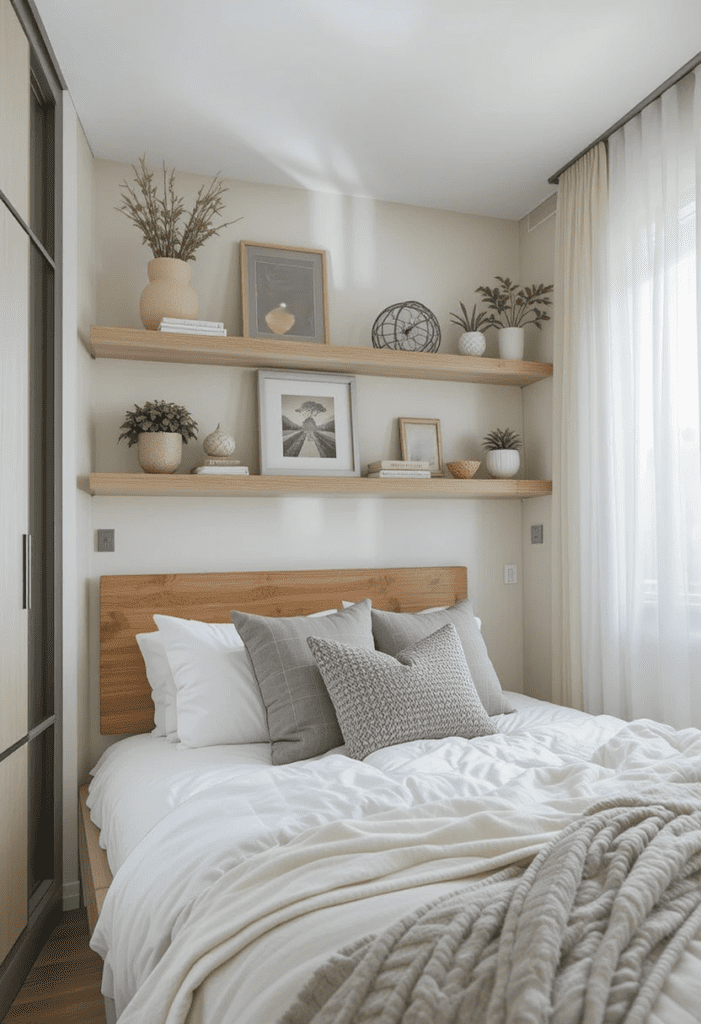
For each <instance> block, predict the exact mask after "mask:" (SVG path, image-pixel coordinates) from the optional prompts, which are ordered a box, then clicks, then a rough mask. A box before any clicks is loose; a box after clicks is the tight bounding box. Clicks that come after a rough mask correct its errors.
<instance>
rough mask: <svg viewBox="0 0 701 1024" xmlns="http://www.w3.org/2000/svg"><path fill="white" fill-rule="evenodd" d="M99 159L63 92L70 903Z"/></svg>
mask: <svg viewBox="0 0 701 1024" xmlns="http://www.w3.org/2000/svg"><path fill="white" fill-rule="evenodd" d="M92 175H93V159H92V154H91V152H90V149H89V148H88V145H87V142H86V140H85V135H84V134H83V130H82V128H81V126H80V123H79V121H78V119H77V117H76V114H75V110H74V108H73V106H72V104H71V101H70V98H69V96H68V94H67V93H64V94H63V180H64V194H63V206H64V210H63V219H64V230H63V324H62V345H63V388H62V399H63V438H62V440H63V880H64V887H63V889H64V906H65V907H66V909H72V908H74V907H77V906H78V899H79V891H78V853H77V829H78V821H77V800H76V793H77V789H78V785H79V783H80V781H81V780H82V778H83V777H84V776H85V774H86V772H87V770H88V768H89V767H90V765H91V763H92V762H91V756H92V752H91V744H90V730H91V725H90V723H91V721H92V718H93V714H92V710H93V709H91V701H92V700H93V691H92V690H91V687H90V673H89V666H88V630H89V618H88V580H89V577H90V574H91V571H92V566H91V545H90V539H91V534H92V514H93V510H92V504H91V501H90V498H89V496H88V495H87V494H85V492H84V491H79V490H78V489H77V488H76V486H75V481H76V479H77V478H78V476H81V475H85V474H86V473H88V472H89V471H90V451H89V446H88V438H89V424H90V402H89V388H90V381H89V376H90V362H91V360H90V356H89V355H88V351H87V349H86V347H85V345H84V344H83V343H82V341H81V337H83V338H86V337H87V336H88V332H89V329H90V324H91V323H92V322H93V320H94V317H95V306H94V301H95V295H96V289H95V282H94V271H93V268H94V262H95V261H94V244H95V232H94V226H93V200H92V197H93V183H92Z"/></svg>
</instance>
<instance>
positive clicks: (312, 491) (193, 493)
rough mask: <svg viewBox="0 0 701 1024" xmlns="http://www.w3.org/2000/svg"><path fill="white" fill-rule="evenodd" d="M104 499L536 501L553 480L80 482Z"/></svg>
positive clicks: (112, 477)
mask: <svg viewBox="0 0 701 1024" xmlns="http://www.w3.org/2000/svg"><path fill="white" fill-rule="evenodd" d="M79 484H80V486H81V487H82V488H83V490H86V491H88V493H89V494H93V495H100V496H118V495H121V496H125V497H193V498H205V497H206V498H211V497H227V498H285V497H289V496H290V495H295V494H307V495H325V496H328V497H338V498H346V497H353V498H363V497H365V498H536V497H540V496H542V495H545V494H550V493H551V492H552V484H551V482H550V481H549V480H452V479H448V478H447V477H436V478H434V479H432V480H379V479H375V478H373V479H370V478H368V477H359V476H341V477H339V476H335V477H331V476H213V475H212V476H210V475H206V476H205V475H198V474H191V473H172V474H166V473H163V474H156V473H153V474H151V473H91V474H90V477H89V478H87V479H83V480H81V481H79Z"/></svg>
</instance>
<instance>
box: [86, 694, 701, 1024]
mask: <svg viewBox="0 0 701 1024" xmlns="http://www.w3.org/2000/svg"><path fill="white" fill-rule="evenodd" d="M508 696H509V699H510V700H511V701H512V702H513V703H514V704H515V706H517V709H518V710H517V713H516V714H514V715H507V716H498V717H497V718H495V719H493V721H495V722H496V723H497V725H498V727H499V730H500V731H499V734H498V735H495V736H487V737H482V738H479V739H476V740H471V741H467V740H461V739H456V738H451V739H447V740H433V741H428V740H426V741H418V742H414V743H406V744H400V745H397V746H394V747H390V748H387V749H385V750H380V751H376V752H375V753H373V754H371V755H370V756H369V757H368V758H366V760H365V761H364V762H357V761H352V760H350V759H349V758H347V757H345V755H344V754H343V752H342V751H343V748H339V750H337V751H332V752H330V753H329V754H327V755H324V756H323V757H321V758H317V759H314V760H311V761H306V762H301V763H299V764H296V765H289V766H277V767H273V766H272V765H270V756H269V750H268V748H267V746H265V745H262V746H253V747H245V748H236V747H216V748H204V749H201V750H188V751H184V750H180V749H178V748H176V747H174V746H173V745H172V744H169V743H168V742H167V741H166V740H156V739H154V738H153V737H150V736H139V737H132V738H130V739H128V740H123V741H121V742H119V743H117V744H115V745H114V746H113V747H110V748H109V750H108V751H107V752H106V753H105V755H103V758H102V759H101V761H100V762H99V763H98V765H97V767H96V769H95V773H94V774H95V777H94V779H93V782H92V784H91V791H90V798H89V804H90V806H91V814H92V816H93V820H95V822H96V824H97V825H98V826H99V827H100V828H101V829H102V832H101V839H103V840H104V842H105V844H106V848H107V853H108V859H109V862H110V866H111V868H112V870H113V873H114V876H115V877H114V882H113V884H112V886H111V888H110V891H109V893H108V895H107V898H106V900H105V904H104V907H103V911H102V914H101V915H100V918H99V921H98V923H97V927H96V929H95V932H94V935H93V939H92V942H91V945H92V947H93V948H94V949H96V950H97V952H99V953H100V955H101V956H102V957H103V959H104V961H105V971H104V977H103V992H104V994H105V995H106V996H109V997H111V998H113V999H114V1000H115V1004H116V1009H117V1013H118V1015H119V1018H120V1024H122V1022H123V1024H136V1022H139V1024H142V1022H146V1021H148V1024H159V1022H167V1024H175V1022H180V1024H182V1022H185V1021H187V1022H188V1024H273V1022H274V1021H275V1020H276V1019H277V1018H278V1017H279V1016H280V1015H281V1013H282V1012H283V1011H284V1010H285V1009H286V1008H287V1006H288V1005H289V1004H290V1003H291V1002H292V1000H293V999H294V997H295V995H296V994H297V992H298V990H299V989H300V988H301V987H302V986H303V985H304V983H305V981H306V980H307V978H308V977H309V976H310V975H311V973H312V972H313V971H314V969H315V968H316V967H317V966H318V965H319V964H320V963H321V962H323V961H324V960H325V959H327V958H328V956H329V955H330V954H331V953H332V952H334V951H335V950H336V949H338V948H340V947H342V946H344V945H347V944H348V943H349V942H352V941H353V940H354V939H356V938H360V937H362V936H364V935H365V934H367V933H368V932H372V931H377V930H378V929H380V928H382V927H384V926H386V925H387V924H388V923H390V922H391V920H392V919H394V918H396V917H398V916H401V915H402V914H403V913H405V912H406V911H407V910H409V909H412V908H413V907H415V906H418V905H421V904H423V903H425V902H427V901H428V900H429V899H432V898H434V897H435V896H436V895H439V894H441V893H443V892H449V891H453V890H455V889H456V888H458V887H459V886H461V885H469V884H471V883H472V882H474V880H475V879H476V878H479V877H482V876H483V875H484V874H485V873H487V872H490V871H493V870H496V869H498V868H501V867H504V866H506V865H509V864H514V863H519V862H520V861H523V860H524V858H530V857H531V856H532V855H533V854H534V853H535V852H536V851H537V850H538V849H540V848H541V847H542V846H543V845H544V844H545V843H546V842H548V841H549V840H550V839H551V838H552V836H553V835H554V834H555V833H556V832H557V831H558V830H559V829H561V828H563V827H564V826H565V825H567V824H568V823H569V822H570V821H572V820H573V818H574V817H576V816H577V815H579V814H580V813H581V812H582V811H584V810H585V809H586V808H587V807H588V806H589V805H590V804H591V803H593V802H595V801H598V800H600V799H602V798H604V797H606V796H608V795H611V794H614V793H616V792H619V791H620V790H621V789H622V788H625V789H627V790H628V791H630V790H631V789H633V790H635V791H642V790H644V789H646V788H648V787H649V786H652V785H656V784H660V783H665V784H667V783H672V784H674V783H683V782H699V781H701V732H699V731H697V730H686V731H683V732H675V731H674V730H673V729H670V728H668V727H666V726H660V725H656V724H654V723H652V722H646V721H645V722H634V723H631V724H630V725H626V724H625V723H623V722H621V721H620V720H618V719H613V718H609V717H607V716H599V717H591V716H588V715H583V714H580V713H579V712H574V711H571V710H568V709H562V708H556V707H554V706H553V705H549V704H544V703H542V702H539V701H532V700H530V699H529V698H525V697H522V696H520V695H517V694H509V695H508ZM699 1008H701V942H699V941H696V942H693V943H691V944H690V946H689V948H688V950H687V952H686V953H685V955H684V957H683V958H682V960H681V961H680V963H679V964H678V965H677V967H676V969H675V971H674V973H673V975H672V977H671V978H670V979H669V981H668V982H667V984H666V986H665V989H664V990H663V992H662V994H661V995H660V998H659V999H658V1002H657V1005H656V1007H655V1008H654V1010H653V1012H652V1014H651V1016H650V1024H692V1022H695V1021H699V1020H701V1012H700V1010H699Z"/></svg>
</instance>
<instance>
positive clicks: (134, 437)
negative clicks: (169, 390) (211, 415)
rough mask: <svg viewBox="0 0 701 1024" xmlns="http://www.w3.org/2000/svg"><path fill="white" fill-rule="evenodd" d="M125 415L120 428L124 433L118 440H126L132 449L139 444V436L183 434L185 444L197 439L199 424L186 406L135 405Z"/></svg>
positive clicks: (160, 402)
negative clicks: (191, 439)
mask: <svg viewBox="0 0 701 1024" xmlns="http://www.w3.org/2000/svg"><path fill="white" fill-rule="evenodd" d="M125 415H126V419H125V420H124V423H122V425H121V427H120V430H122V431H123V433H122V434H120V435H119V438H118V440H119V441H121V440H122V439H123V438H124V439H125V440H126V442H127V444H128V446H129V447H130V448H131V446H132V445H134V444H136V443H137V442H138V440H139V434H182V437H183V441H184V443H185V444H187V442H188V440H189V439H190V438H194V437H197V424H196V423H195V421H194V420H193V418H192V416H191V415H190V413H189V412H188V411H187V409H186V408H185V407H184V406H182V405H175V403H174V402H163V401H155V402H146V403H145V404H144V405H135V406H134V409H133V410H131V409H130V410H129V411H128V412H127V413H126V414H125Z"/></svg>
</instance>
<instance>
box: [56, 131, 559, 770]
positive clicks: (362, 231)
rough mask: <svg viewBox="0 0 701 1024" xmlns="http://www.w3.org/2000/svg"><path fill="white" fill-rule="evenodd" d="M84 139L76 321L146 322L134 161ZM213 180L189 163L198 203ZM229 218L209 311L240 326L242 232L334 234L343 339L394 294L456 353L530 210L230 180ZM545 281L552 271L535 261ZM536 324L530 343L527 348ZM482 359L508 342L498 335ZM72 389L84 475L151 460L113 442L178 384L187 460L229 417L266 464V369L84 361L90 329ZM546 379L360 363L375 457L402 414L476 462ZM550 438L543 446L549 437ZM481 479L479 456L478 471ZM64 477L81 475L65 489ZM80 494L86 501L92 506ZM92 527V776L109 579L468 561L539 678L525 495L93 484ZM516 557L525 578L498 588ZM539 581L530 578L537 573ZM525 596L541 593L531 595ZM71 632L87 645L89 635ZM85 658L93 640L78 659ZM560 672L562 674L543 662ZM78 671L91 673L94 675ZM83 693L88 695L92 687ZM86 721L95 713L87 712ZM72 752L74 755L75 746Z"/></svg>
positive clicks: (84, 540)
mask: <svg viewBox="0 0 701 1024" xmlns="http://www.w3.org/2000/svg"><path fill="white" fill-rule="evenodd" d="M79 134H80V136H81V140H82V141H80V142H79V143H77V152H78V158H77V167H78V173H79V210H78V217H77V223H78V225H79V237H80V241H81V244H80V253H79V263H78V275H79V279H80V286H79V289H78V306H77V308H78V321H79V323H78V329H79V331H80V332H81V333H82V332H84V331H85V330H86V329H87V324H88V321H89V320H90V319H92V320H93V322H97V323H102V324H113V325H117V326H125V327H139V326H140V321H139V315H138V302H139V295H140V293H141V290H142V289H143V287H144V286H145V284H146V280H147V278H146V264H147V262H148V259H149V258H150V253H149V251H148V249H146V247H144V246H142V245H141V240H140V236H139V233H138V231H137V229H136V228H135V227H134V226H133V225H132V224H131V223H130V222H129V221H127V219H126V218H125V217H124V216H122V215H120V214H119V213H118V212H116V211H115V206H116V205H117V204H118V201H119V188H118V186H119V183H120V182H121V181H123V180H124V179H125V178H128V179H129V180H131V169H130V168H129V166H128V165H121V164H114V163H110V162H103V161H92V160H91V159H90V158H89V153H88V151H87V147H86V146H85V144H84V139H82V133H80V132H79ZM201 183H202V179H200V178H197V177H194V176H189V175H179V176H178V184H179V188H180V189H182V191H184V192H185V194H186V199H187V201H188V205H189V203H190V202H191V201H192V198H193V196H194V194H195V192H196V189H197V188H198V187H199V185H200V184H201ZM228 184H229V185H230V193H229V194H228V197H227V198H228V210H227V211H226V218H227V219H231V218H234V217H237V216H242V217H243V219H242V220H241V221H240V223H237V224H235V225H233V226H232V227H230V228H227V229H225V230H224V231H223V232H222V234H221V235H220V237H218V238H213V239H210V241H209V242H208V243H207V245H206V246H205V247H204V248H203V249H202V250H200V252H199V253H198V254H197V260H196V261H195V262H194V263H193V264H192V270H193V278H192V283H193V286H194V287H195V289H196V290H197V291H198V294H199V297H200V316H201V317H203V318H205V319H211V320H223V321H224V322H225V324H226V326H227V329H228V332H229V333H230V334H234V335H235V334H238V333H240V331H241V320H240V317H241V310H240V276H239V274H240V270H239V246H238V243H239V240H240V239H246V240H251V241H263V242H272V243H280V244H286V245H299V246H307V247H313V248H323V249H326V250H327V252H328V262H329V311H330V321H331V340H332V342H333V344H336V345H342V344H347V345H368V346H369V345H370V344H371V341H370V329H371V326H372V323H373V320H374V318H375V316H376V315H377V314H378V312H379V311H380V310H382V309H383V308H384V307H385V306H387V305H389V304H390V303H393V302H397V301H401V300H403V299H409V298H413V299H418V300H419V301H421V302H423V303H425V304H426V305H427V306H429V307H430V308H431V309H432V310H433V311H434V312H435V314H436V315H437V317H438V319H439V321H440V323H441V327H442V330H443V342H442V345H441V351H442V352H455V351H457V338H458V335H459V333H460V332H459V330H458V328H457V327H455V326H453V325H452V324H451V323H450V311H452V310H456V309H458V308H459V306H458V303H459V301H460V300H462V301H463V302H464V303H465V304H466V305H467V306H468V307H469V308H471V307H472V304H473V302H474V301H475V299H476V296H475V294H474V289H475V288H476V287H477V286H478V285H480V284H486V283H490V282H491V281H492V280H493V278H494V276H495V275H496V274H504V275H510V276H512V277H517V276H518V275H519V273H520V269H521V267H523V266H525V267H528V263H527V262H525V263H524V259H526V260H527V259H528V258H529V255H530V247H528V246H526V248H525V252H521V253H520V249H524V246H523V238H522V237H521V236H520V231H519V225H518V224H517V223H516V222H513V221H504V220H496V219H488V218H482V217H471V216H465V215H460V214H450V213H445V212H442V211H433V210H426V209H420V208H416V207H409V206H400V205H395V204H388V203H377V202H373V201H371V200H366V199H351V198H347V197H343V196H335V195H326V194H320V193H311V192H305V191H302V190H295V189H283V188H273V187H268V186H259V185H254V184H250V183H242V182H229V183H228ZM526 276H532V277H533V278H534V280H535V278H536V277H538V271H537V270H536V269H535V267H534V271H533V273H531V274H530V275H529V274H526ZM532 343H533V342H532V339H531V338H530V335H529V336H528V339H527V344H528V345H531V344H532ZM486 354H487V355H496V338H495V337H494V332H493V331H492V332H489V333H488V349H487V353H486ZM73 373H74V377H75V380H74V382H73V393H74V397H75V402H76V411H75V416H76V422H77V424H78V428H77V432H76V437H75V442H74V447H75V455H74V461H75V467H76V469H77V472H78V473H86V472H88V470H89V469H90V468H91V469H93V470H96V471H105V472H111V471H120V470H121V471H132V472H136V471H138V470H139V467H138V462H137V457H136V450H135V449H129V448H127V447H126V446H125V444H124V443H123V442H122V443H120V444H118V443H117V437H118V434H119V426H120V424H121V422H122V420H123V418H124V413H125V411H126V410H127V409H128V408H130V407H132V406H133V404H134V403H143V402H144V401H146V400H149V399H155V398H164V399H166V400H168V401H174V402H177V403H179V404H183V405H185V406H187V408H188V409H189V410H190V412H191V413H192V415H193V416H194V418H195V419H196V420H197V421H198V423H199V425H200V436H199V440H198V441H197V442H194V443H192V442H191V443H190V444H189V445H187V446H186V447H185V448H184V453H185V455H184V460H183V465H182V467H181V469H182V471H187V470H189V469H190V468H191V466H193V465H194V464H195V463H197V462H198V461H199V459H200V458H201V454H202V452H201V440H202V439H203V437H204V436H205V435H206V434H207V433H209V432H210V431H211V430H213V429H214V427H216V425H217V423H218V422H220V423H221V425H222V427H223V428H224V429H225V430H227V431H229V432H230V433H232V434H233V435H234V437H235V438H236V442H237V456H238V457H239V458H241V459H242V460H243V461H244V462H246V463H247V464H248V465H249V466H250V468H251V471H252V472H256V471H257V468H258V455H257V410H256V398H255V372H254V371H252V370H246V369H239V368H224V367H207V366H178V365H175V364H167V363H162V364H158V363H131V362H128V361H121V360H89V359H88V358H87V356H86V354H85V351H84V349H83V347H82V346H81V345H80V344H79V343H78V342H77V348H76V350H75V352H74V369H73ZM529 390H532V389H525V390H524V391H523V392H522V391H520V390H519V389H516V388H514V389H512V388H505V387H496V386H488V385H464V386H458V385H453V384H447V383H441V382H432V381H408V380H389V379H385V378H383V379H373V378H370V377H358V378H357V393H358V421H359V433H360V451H361V462H362V463H366V462H368V461H370V460H372V459H375V458H381V457H397V456H398V454H399V442H398V427H397V418H398V417H400V416H423V417H432V418H433V417H435V418H439V419H440V420H441V425H442V436H443V449H444V457H445V459H446V460H448V459H452V458H481V457H482V451H481V448H480V440H481V438H482V437H483V436H484V434H485V433H486V432H487V431H488V430H491V429H493V428H494V427H497V426H502V427H503V426H510V427H513V428H514V429H516V430H519V431H523V430H524V428H525V423H524V407H525V401H524V395H526V394H527V392H528V391H529ZM531 419H533V420H534V427H535V428H537V429H536V438H535V440H533V441H531V440H530V439H529V442H528V449H527V462H528V461H531V462H533V464H541V463H543V464H547V462H548V458H549V456H548V451H547V446H548V445H549V439H545V433H546V432H545V431H544V430H543V429H541V427H540V426H539V425H538V424H539V422H540V421H539V419H538V417H537V416H535V417H533V416H532V417H531ZM541 445H543V446H545V448H546V450H545V451H542V452H541V451H540V450H539V449H540V446H541ZM480 475H484V469H483V468H482V470H481V471H480ZM68 485H69V481H67V486H68ZM82 500H83V499H82V498H80V499H78V509H79V515H81V514H82V505H81V502H82ZM88 502H89V516H90V522H89V527H86V525H85V524H84V523H83V522H79V523H78V525H77V531H78V535H77V540H76V549H77V551H76V556H77V559H78V563H79V568H78V570H77V576H78V580H77V588H76V589H77V591H78V593H77V595H76V596H77V600H78V608H79V609H80V608H81V602H82V601H83V600H84V598H85V595H86V594H87V595H88V602H89V627H88V643H87V648H88V655H89V668H88V671H89V685H88V686H87V690H88V692H87V694H86V692H85V687H84V686H83V683H81V682H80V681H79V682H78V683H77V684H76V690H75V696H76V699H77V700H78V702H79V704H80V710H79V711H77V712H76V715H77V719H76V724H75V734H76V737H77V738H76V745H77V746H76V752H75V757H76V763H77V766H78V767H77V768H76V769H75V770H74V774H77V773H78V771H79V772H80V773H82V771H83V768H84V767H85V765H86V763H94V761H95V760H96V759H97V757H98V756H99V754H100V752H101V751H102V750H103V749H105V747H106V746H107V745H108V744H109V743H110V742H112V739H111V738H108V737H107V738H106V737H101V736H100V735H99V722H98V693H99V644H98V640H99V637H98V616H99V600H98V583H99V577H100V575H102V574H112V573H141V572H188V571H221V570H226V569H232V570H233V569H243V570H246V569H268V568H269V569H275V568H303V567H308V568H320V567H334V566H335V567H343V566H348V567H352V566H381V565H390V566H391V565H407V564H417V565H421V564H422V565H429V564H461V565H462V564H464V565H467V566H468V570H469V589H470V596H471V598H472V600H473V603H474V605H475V608H476V611H477V613H478V614H479V615H480V616H481V617H482V619H483V630H484V635H485V638H486V641H487V644H488V647H489V650H490V654H491V656H492V660H493V661H494V664H495V667H496V670H497V672H498V674H499V676H500V678H501V680H502V683H503V685H504V687H505V688H507V689H513V690H521V689H522V688H523V681H524V643H523V625H524V622H527V621H529V620H528V617H527V616H525V614H524V600H523V592H524V580H526V576H527V574H525V573H524V572H522V565H523V563H522V560H523V551H524V549H523V522H522V520H523V516H522V506H525V507H526V508H527V507H528V505H529V503H528V502H524V503H522V502H520V501H494V502H487V501H442V502H437V501H420V500H411V501H400V500H381V499H377V500H365V499H364V500H356V499H352V498H343V499H341V498H338V499H335V498H333V499H332V498H316V497H303V496H300V497H290V498H285V499H265V500H262V499H252V498H251V499H226V498H222V499H194V498H178V499H151V498H94V499H92V500H90V499H88ZM98 528H113V529H114V530H115V531H116V550H115V552H114V553H113V554H101V553H97V552H96V551H95V542H94V537H95V531H96V530H97V529H98ZM505 563H515V564H516V565H517V566H518V567H519V571H520V575H519V579H520V581H521V582H520V583H519V584H518V585H516V586H513V585H511V586H506V585H505V584H504V583H503V567H504V564H505ZM526 585H527V584H526ZM526 603H527V602H526ZM78 634H79V630H78V629H76V637H77V639H76V642H77V644H78V646H79V647H80V646H81V644H82V645H83V648H84V647H85V645H84V644H83V640H82V638H81V637H80V636H79V635H78ZM78 658H79V660H80V655H79V656H78ZM548 670H549V669H548ZM78 677H79V679H80V678H83V679H84V678H85V677H84V676H82V677H81V674H80V672H79V673H78ZM86 696H87V699H86ZM86 716H87V720H86ZM67 756H70V754H67Z"/></svg>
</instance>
